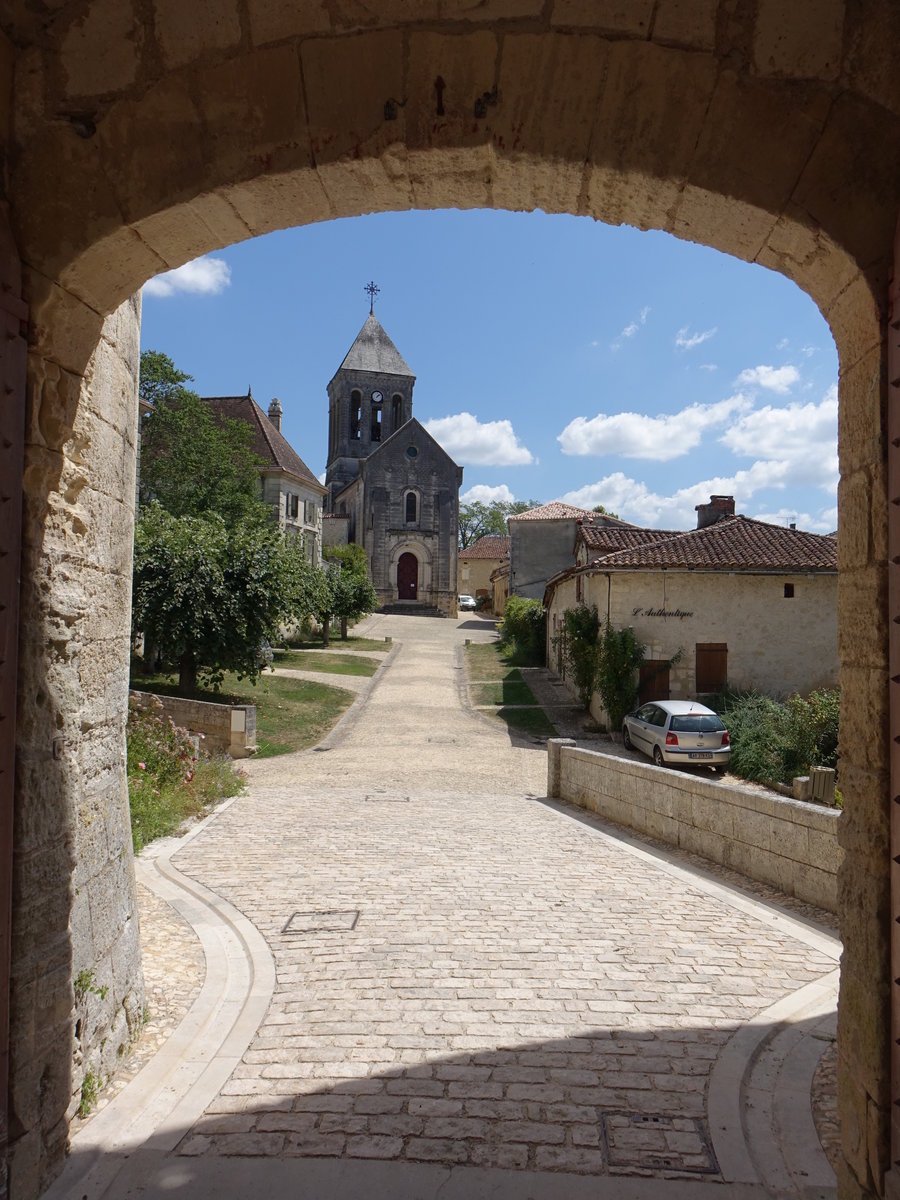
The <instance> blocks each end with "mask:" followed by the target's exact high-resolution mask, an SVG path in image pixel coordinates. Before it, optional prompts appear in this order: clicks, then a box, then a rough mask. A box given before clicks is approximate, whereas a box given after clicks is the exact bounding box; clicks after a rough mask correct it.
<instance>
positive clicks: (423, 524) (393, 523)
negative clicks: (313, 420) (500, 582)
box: [325, 307, 463, 616]
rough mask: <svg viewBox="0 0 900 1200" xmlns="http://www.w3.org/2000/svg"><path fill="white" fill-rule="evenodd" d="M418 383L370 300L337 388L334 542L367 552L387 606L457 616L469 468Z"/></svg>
mask: <svg viewBox="0 0 900 1200" xmlns="http://www.w3.org/2000/svg"><path fill="white" fill-rule="evenodd" d="M415 382H416V377H415V375H413V373H412V371H411V370H410V369H409V367H408V366H407V364H406V362H405V361H404V359H403V357H402V355H401V354H400V352H399V350H398V349H397V347H396V346H395V345H394V343H393V342H392V341H391V339H390V338H389V337H388V335H387V334H386V333H385V331H384V329H383V328H382V326H381V323H380V322H379V320H378V318H377V317H376V316H375V314H374V311H373V309H372V307H370V310H369V316H368V317H367V318H366V322H365V324H364V325H363V327H362V329H361V330H360V331H359V333H358V335H357V337H356V340H355V341H354V343H353V345H352V346H351V347H350V349H349V350H348V351H347V354H346V356H345V358H344V361H343V362H342V363H341V365H340V367H338V369H337V371H336V372H335V374H334V378H333V379H332V380H331V382H330V383H329V385H328V400H329V409H328V464H327V467H326V472H325V486H326V488H327V489H328V495H327V497H326V501H325V502H326V506H327V513H328V516H327V517H326V521H325V525H326V534H325V540H326V543H327V542H329V541H330V542H331V543H332V544H333V543H335V542H356V543H357V544H358V545H360V546H362V547H363V548H364V549H365V551H366V555H367V557H368V560H369V570H370V573H371V577H372V584H373V586H374V588H375V591H376V593H377V595H378V602H379V606H380V608H381V609H382V610H384V609H388V610H391V609H392V610H393V611H404V612H421V613H422V614H423V615H426V614H429V613H431V614H434V615H437V614H442V615H445V616H456V601H457V595H456V588H457V559H456V555H457V539H458V526H459V488H460V484H461V483H462V474H463V473H462V467H458V466H457V465H456V463H455V462H454V461H453V459H452V458H450V456H449V455H448V454H447V453H446V451H444V450H443V449H442V448H441V447H440V446H439V445H438V443H437V442H436V441H435V440H434V438H433V437H432V436H431V434H430V433H428V431H427V430H426V429H425V428H424V427H423V426H422V425H420V424H419V422H418V421H417V420H416V419H415V417H414V416H413V387H414V385H415Z"/></svg>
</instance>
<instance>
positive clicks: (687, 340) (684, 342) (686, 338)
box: [675, 325, 719, 350]
mask: <svg viewBox="0 0 900 1200" xmlns="http://www.w3.org/2000/svg"><path fill="white" fill-rule="evenodd" d="M718 328H719V327H718V325H715V326H713V328H712V329H706V330H704V332H703V333H688V326H687V325H682V327H681V328H680V329H679V330H678V332H677V333H676V334H675V345H676V346H677V347H678V349H679V350H693V349H694V347H695V346H702V345H703V343H704V342H708V341H709V339H710V338H711V337H712V336H713V335H714V334H715V333H716V332H717V331H718Z"/></svg>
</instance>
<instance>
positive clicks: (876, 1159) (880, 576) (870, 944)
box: [837, 305, 891, 1200]
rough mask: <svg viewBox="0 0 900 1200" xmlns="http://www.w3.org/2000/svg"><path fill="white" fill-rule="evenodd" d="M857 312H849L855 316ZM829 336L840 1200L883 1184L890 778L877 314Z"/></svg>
mask: <svg viewBox="0 0 900 1200" xmlns="http://www.w3.org/2000/svg"><path fill="white" fill-rule="evenodd" d="M860 316H861V314H860ZM854 324H855V332H856V334H857V336H856V337H855V338H853V339H850V338H846V339H844V338H842V337H841V336H840V333H838V336H837V342H838V346H839V347H841V348H842V353H841V375H840V390H839V395H840V415H839V422H840V424H839V434H838V453H839V457H840V466H841V482H840V489H839V493H838V512H839V530H840V534H839V537H838V563H839V569H840V575H839V585H838V652H839V654H840V657H841V732H840V781H841V790H842V791H843V793H844V817H843V819H842V821H841V826H840V842H841V846H842V847H843V850H844V863H843V866H842V868H841V871H840V873H839V876H838V886H839V907H840V914H841V936H842V939H843V943H844V953H843V957H842V958H841V994H840V1002H839V1006H838V1102H839V1110H840V1117H841V1135H842V1145H843V1153H844V1162H843V1164H842V1165H841V1168H840V1171H839V1183H840V1192H839V1194H840V1196H841V1200H858V1198H861V1197H869V1196H882V1195H884V1194H885V1192H884V1190H883V1188H884V1176H885V1172H886V1171H887V1170H888V1169H889V1167H890V1155H889V1148H890V1142H889V1133H888V1125H889V1112H890V1102H891V1093H890V1085H891V1080H890V1071H889V1064H890V1043H889V1039H890V1011H889V1004H890V992H891V971H890V948H889V947H890V941H889V939H890V881H889V868H890V853H889V828H890V779H889V763H890V752H889V740H888V659H887V493H886V479H885V443H886V426H885V417H886V391H887V383H886V376H887V372H886V358H885V349H884V342H883V339H882V331H881V328H880V325H879V313H878V312H877V310H876V309H875V307H874V305H873V306H872V308H871V309H870V320H869V322H868V323H864V322H863V321H862V320H861V319H859V320H858V321H857V322H854Z"/></svg>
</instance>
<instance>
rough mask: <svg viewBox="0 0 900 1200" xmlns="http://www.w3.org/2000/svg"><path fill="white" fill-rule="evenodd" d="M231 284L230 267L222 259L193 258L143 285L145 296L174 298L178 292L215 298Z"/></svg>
mask: <svg viewBox="0 0 900 1200" xmlns="http://www.w3.org/2000/svg"><path fill="white" fill-rule="evenodd" d="M230 284H231V267H229V265H228V263H227V262H226V261H225V260H224V258H211V257H206V258H195V259H194V261H193V262H189V263H185V264H184V266H183V267H176V269H175V270H174V271H166V272H165V274H163V275H156V276H155V277H154V278H153V279H148V280H147V282H146V283H145V284H144V289H143V290H144V295H145V296H158V297H166V296H174V295H176V294H177V293H178V292H190V293H194V294H199V295H206V296H215V295H216V294H217V293H218V292H222V291H224V290H225V288H227V287H228V286H229V285H230Z"/></svg>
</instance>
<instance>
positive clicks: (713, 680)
mask: <svg viewBox="0 0 900 1200" xmlns="http://www.w3.org/2000/svg"><path fill="white" fill-rule="evenodd" d="M727 682H728V643H727V642H698V643H697V666H696V691H697V695H698V696H699V695H701V694H702V693H704V692H721V691H724V689H725V685H726V683H727Z"/></svg>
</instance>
